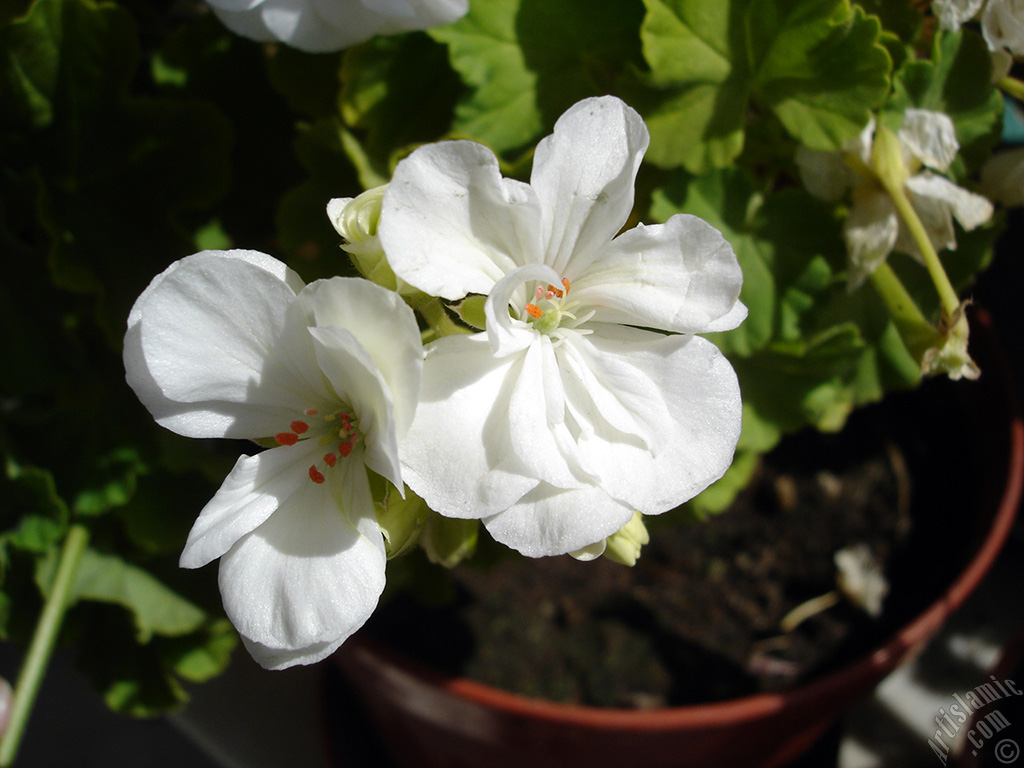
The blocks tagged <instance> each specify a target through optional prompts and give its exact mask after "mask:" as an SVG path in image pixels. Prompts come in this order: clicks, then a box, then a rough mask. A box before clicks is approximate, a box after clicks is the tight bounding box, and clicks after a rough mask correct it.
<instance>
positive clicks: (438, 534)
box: [420, 514, 480, 568]
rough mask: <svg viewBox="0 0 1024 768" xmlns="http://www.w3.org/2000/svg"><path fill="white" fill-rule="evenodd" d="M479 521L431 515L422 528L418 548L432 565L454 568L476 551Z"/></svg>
mask: <svg viewBox="0 0 1024 768" xmlns="http://www.w3.org/2000/svg"><path fill="white" fill-rule="evenodd" d="M479 528H480V521H479V520H459V519H456V518H452V517H442V516H441V515H436V514H431V515H430V516H429V517H428V518H427V521H426V524H425V525H424V527H423V535H422V536H421V537H420V546H422V547H423V551H424V552H426V553H427V559H428V560H430V562H432V563H437V564H438V565H443V566H444V567H445V568H454V567H455V566H456V565H458V564H459V563H460V562H462V561H463V560H464V559H466V558H467V557H469V556H470V555H472V554H473V552H474V550H476V539H477V532H478V531H479Z"/></svg>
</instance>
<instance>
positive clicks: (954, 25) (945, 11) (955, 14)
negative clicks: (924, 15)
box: [932, 0, 985, 31]
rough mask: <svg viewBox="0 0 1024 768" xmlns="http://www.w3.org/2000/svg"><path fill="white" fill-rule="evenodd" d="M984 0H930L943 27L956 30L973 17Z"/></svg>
mask: <svg viewBox="0 0 1024 768" xmlns="http://www.w3.org/2000/svg"><path fill="white" fill-rule="evenodd" d="M984 2H985V0H932V11H933V12H934V13H935V15H936V16H938V17H939V25H940V26H941V27H942V28H943V29H951V30H954V31H955V30H958V29H960V26H961V25H962V24H964V23H965V22H968V21H970V20H971V19H973V18H974V17H975V15H976V14H977V13H978V11H980V10H981V6H982V5H983V4H984Z"/></svg>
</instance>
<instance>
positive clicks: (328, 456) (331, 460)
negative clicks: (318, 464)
mask: <svg viewBox="0 0 1024 768" xmlns="http://www.w3.org/2000/svg"><path fill="white" fill-rule="evenodd" d="M337 463H338V457H337V456H335V455H334V454H333V453H325V454H324V464H326V465H327V466H328V467H333V466H334V465H335V464H337Z"/></svg>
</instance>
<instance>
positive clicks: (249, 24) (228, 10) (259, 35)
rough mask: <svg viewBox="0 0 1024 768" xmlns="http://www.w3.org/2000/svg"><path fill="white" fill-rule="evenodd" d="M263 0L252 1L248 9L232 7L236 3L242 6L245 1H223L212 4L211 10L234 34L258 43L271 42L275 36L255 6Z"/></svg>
mask: <svg viewBox="0 0 1024 768" xmlns="http://www.w3.org/2000/svg"><path fill="white" fill-rule="evenodd" d="M262 1H263V0H259V2H256V3H252V4H251V5H252V7H251V8H249V9H242V10H235V9H234V8H233V7H228V6H229V5H230V6H235V5H237V6H238V7H239V8H242V7H243V6H244V5H245V3H237V4H235V3H223V4H222V5H220V6H218V5H214V6H213V12H214V14H215V15H216V16H217V18H218V19H220V21H221V23H222V24H223V25H224V26H225V27H227V28H228V29H230V30H231V31H232V32H234V33H235V34H236V35H240V36H241V37H244V38H247V39H249V40H255V41H256V42H258V43H272V42H274V41H275V40H276V39H277V38H276V37H275V36H274V33H273V32H271V31H270V28H269V27H267V25H266V23H265V22H264V21H263V13H262V11H261V9H260V8H258V7H256V6H258V5H259V3H260V2H262Z"/></svg>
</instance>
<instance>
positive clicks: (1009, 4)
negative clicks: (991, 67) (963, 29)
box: [932, 0, 1024, 56]
mask: <svg viewBox="0 0 1024 768" xmlns="http://www.w3.org/2000/svg"><path fill="white" fill-rule="evenodd" d="M982 6H984V8H985V9H984V11H982ZM932 10H933V11H934V12H935V14H936V15H937V16H938V17H939V24H940V25H941V26H942V27H943V29H951V30H954V31H955V30H958V29H960V26H961V25H962V24H965V23H966V22H968V21H970V20H971V19H973V18H974V17H975V16H977V15H978V13H979V12H981V33H982V34H983V35H984V36H985V42H986V43H988V47H989V49H990V50H992V51H1002V50H1008V51H1009V52H1010V53H1012V54H1014V55H1015V56H1024V0H933V2H932Z"/></svg>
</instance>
